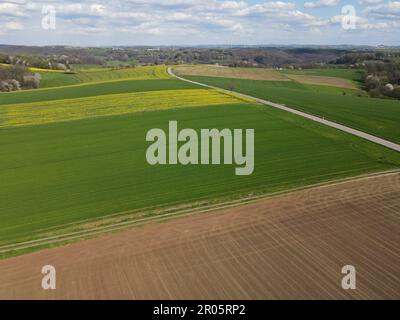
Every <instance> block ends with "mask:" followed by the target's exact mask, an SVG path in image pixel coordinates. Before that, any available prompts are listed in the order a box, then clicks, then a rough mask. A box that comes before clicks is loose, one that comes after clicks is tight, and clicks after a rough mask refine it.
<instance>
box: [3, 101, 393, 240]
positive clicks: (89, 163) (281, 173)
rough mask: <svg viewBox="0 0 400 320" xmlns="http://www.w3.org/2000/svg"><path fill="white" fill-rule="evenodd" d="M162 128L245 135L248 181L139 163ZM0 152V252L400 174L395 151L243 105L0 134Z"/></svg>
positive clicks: (215, 169) (217, 171)
mask: <svg viewBox="0 0 400 320" xmlns="http://www.w3.org/2000/svg"><path fill="white" fill-rule="evenodd" d="M149 94H150V95H151V93H149ZM201 97H203V98H200V99H203V104H207V103H210V101H207V100H209V98H207V99H205V98H204V95H202V96H201ZM180 98H182V99H184V97H180ZM218 99H219V98H218ZM223 99H234V98H230V97H229V96H226V97H224V98H223ZM162 100H163V99H160V102H161V101H162ZM176 102H177V103H179V102H178V101H176ZM49 106H50V105H49ZM100 106H101V105H100ZM1 108H3V107H1ZM170 120H177V121H178V126H179V128H180V129H183V128H193V129H195V130H196V131H197V132H199V130H200V129H202V128H218V129H223V128H231V129H233V128H254V129H255V171H254V173H253V174H252V175H250V176H236V175H235V174H234V167H235V165H210V166H196V165H189V166H183V165H169V166H168V165H167V166H151V165H149V164H148V163H147V162H146V157H145V153H146V149H147V147H148V143H147V142H146V141H145V136H146V132H148V130H150V129H152V128H161V129H164V130H165V131H166V132H167V131H168V129H167V128H168V121H170ZM38 121H41V117H39V119H38ZM0 145H1V146H2V148H1V150H0V154H1V156H0V181H1V183H0V221H1V224H0V244H1V245H5V244H9V243H16V242H19V241H23V240H28V239H33V238H39V237H42V236H44V235H48V234H54V233H57V232H60V230H61V229H63V228H65V227H66V226H67V224H68V226H70V224H73V225H74V224H78V223H80V222H82V221H84V220H88V219H89V220H90V219H96V218H101V217H107V216H110V215H116V214H126V213H127V212H132V210H135V209H143V208H147V207H150V206H151V207H153V206H171V205H178V204H182V203H193V202H195V201H198V200H201V199H203V200H204V199H216V198H219V197H223V196H229V197H230V198H234V197H237V196H239V195H242V196H245V195H248V194H254V193H257V192H260V193H271V192H275V191H280V190H287V189H290V188H294V187H300V186H305V185H310V184H314V183H318V182H324V181H329V180H333V179H337V178H342V177H349V176H355V175H358V174H363V173H370V172H376V171H382V170H388V169H393V168H398V167H399V166H400V155H399V154H398V153H396V152H392V151H390V150H387V149H385V148H383V147H380V146H378V145H375V144H373V143H369V142H367V141H363V140H361V139H358V138H356V137H353V136H350V135H347V134H345V133H342V132H338V131H337V130H334V129H331V128H327V127H324V126H322V125H320V124H317V123H313V122H311V121H308V120H305V119H301V118H299V117H297V116H294V115H291V114H289V113H286V112H283V111H280V110H276V109H273V108H270V107H266V106H261V105H255V104H248V103H247V104H246V103H244V102H241V103H235V104H232V105H230V104H229V105H218V106H208V107H199V108H177V109H171V110H160V111H155V112H138V113H132V114H124V115H115V116H107V117H99V118H90V119H82V120H76V121H70V122H57V123H50V124H42V125H35V126H25V127H9V128H0ZM143 210H144V209H143ZM138 216H140V214H139V213H138Z"/></svg>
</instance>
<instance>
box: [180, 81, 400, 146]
mask: <svg viewBox="0 0 400 320" xmlns="http://www.w3.org/2000/svg"><path fill="white" fill-rule="evenodd" d="M186 78H188V79H191V80H194V81H198V82H202V83H207V84H210V85H214V86H217V87H220V88H225V89H230V88H233V89H234V90H235V91H238V92H242V93H246V94H249V95H252V96H254V97H258V98H262V99H266V100H270V101H274V102H279V103H283V104H285V105H287V106H290V107H293V108H295V109H298V110H302V111H305V112H308V113H311V114H315V115H319V116H323V117H326V118H327V119H330V120H333V121H336V122H339V123H342V124H345V125H348V126H350V127H352V128H356V129H359V130H362V131H365V132H368V133H371V134H374V135H377V136H379V137H382V138H386V139H388V140H391V141H393V142H397V143H400V125H399V124H400V101H398V100H389V99H373V98H367V97H357V96H350V95H346V96H343V95H341V94H334V92H335V91H332V92H327V91H322V90H321V91H319V92H317V91H316V89H315V86H311V87H310V86H305V85H302V84H299V83H291V82H285V81H282V82H273V81H259V80H242V79H228V78H213V77H201V76H187V77H186Z"/></svg>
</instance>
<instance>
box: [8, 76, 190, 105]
mask: <svg viewBox="0 0 400 320" xmlns="http://www.w3.org/2000/svg"><path fill="white" fill-rule="evenodd" d="M194 88H198V86H196V85H193V84H190V83H187V82H186V83H185V82H183V81H179V80H173V79H167V80H124V81H108V82H102V83H88V84H82V85H76V86H67V87H61V88H49V89H36V90H27V91H20V92H6V93H3V94H0V105H5V104H14V103H30V102H39V101H52V100H61V99H75V98H84V97H94V96H100V95H109V94H120V93H130V92H143V91H159V90H177V89H194Z"/></svg>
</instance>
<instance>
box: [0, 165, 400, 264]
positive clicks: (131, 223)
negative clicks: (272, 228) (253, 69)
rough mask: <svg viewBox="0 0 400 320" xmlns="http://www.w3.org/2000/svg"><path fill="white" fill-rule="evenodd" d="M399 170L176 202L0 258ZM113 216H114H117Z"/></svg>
mask: <svg viewBox="0 0 400 320" xmlns="http://www.w3.org/2000/svg"><path fill="white" fill-rule="evenodd" d="M399 173H400V169H395V170H389V171H381V172H375V173H368V174H364V175H359V176H355V177H346V178H339V179H334V180H330V181H325V182H320V183H316V184H311V185H307V186H301V187H295V188H290V189H286V190H282V191H278V192H272V193H265V192H264V193H262V194H258V195H251V196H247V197H242V198H240V197H239V198H237V199H231V200H227V198H226V197H222V198H220V201H218V199H214V201H217V202H215V203H212V204H205V205H204V204H198V205H196V203H188V204H186V205H185V206H184V207H183V208H181V207H182V206H179V205H177V206H176V207H160V208H159V212H166V213H164V214H163V213H159V214H155V215H153V216H149V217H144V218H139V219H137V218H136V219H135V218H133V219H132V220H129V217H126V218H127V219H128V221H119V222H115V223H112V222H111V223H108V224H106V225H102V226H97V227H93V228H91V229H85V230H81V231H74V232H68V233H60V234H58V235H54V236H49V237H45V238H42V239H35V240H29V241H24V242H19V243H14V244H5V245H3V246H0V255H3V257H1V256H0V260H2V259H6V258H8V257H9V256H8V255H10V257H11V256H12V254H14V255H19V252H20V251H21V250H27V251H28V253H29V252H30V251H34V248H40V249H46V248H49V247H52V246H61V245H66V244H70V243H72V242H75V241H79V240H87V239H92V238H95V237H98V236H105V235H110V234H113V233H115V232H120V231H124V230H127V229H129V228H132V227H140V226H142V225H145V224H148V223H160V222H165V221H168V220H171V219H175V218H180V217H188V216H192V215H197V214H206V213H209V212H210V211H220V210H223V209H228V208H235V207H240V206H242V205H246V204H251V203H255V202H257V201H261V200H266V199H273V198H276V197H280V196H284V195H287V194H291V193H297V192H301V191H304V190H310V189H319V188H326V187H330V186H335V185H340V184H344V183H347V182H350V181H361V180H367V179H371V178H374V177H377V176H390V175H397V174H399ZM176 208H178V209H176ZM147 209H148V208H147ZM148 210H149V209H148ZM135 212H141V213H143V212H146V208H143V209H138V210H135ZM126 213H128V212H126ZM130 213H132V212H130ZM121 214H123V213H114V214H111V215H108V216H105V217H103V218H101V219H94V220H90V221H83V222H81V223H77V224H76V225H75V226H77V227H79V226H82V225H84V224H85V223H89V222H91V221H92V222H98V221H100V222H101V220H105V219H109V218H110V216H111V217H112V216H117V217H118V218H124V215H122V216H121ZM117 217H116V218H115V219H117ZM15 253H16V254H15Z"/></svg>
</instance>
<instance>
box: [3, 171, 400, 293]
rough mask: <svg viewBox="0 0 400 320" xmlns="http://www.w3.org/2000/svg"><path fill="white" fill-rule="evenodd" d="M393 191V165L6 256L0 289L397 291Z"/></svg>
mask: <svg viewBox="0 0 400 320" xmlns="http://www.w3.org/2000/svg"><path fill="white" fill-rule="evenodd" d="M399 192H400V175H399V174H398V173H397V174H388V175H383V176H378V177H368V178H363V179H356V180H355V181H347V182H344V183H339V184H335V185H331V186H324V187H320V188H313V189H310V190H302V191H299V192H294V193H291V194H288V195H283V196H278V197H274V198H270V199H263V200H259V201H257V202H256V203H251V204H247V205H244V206H241V207H236V208H227V209H223V210H218V211H211V212H208V213H203V214H196V215H192V216H188V217H185V218H182V219H177V220H171V221H168V222H166V223H153V224H150V225H146V227H145V228H140V229H139V228H134V229H131V230H127V231H124V232H119V233H118V234H113V235H109V236H104V237H100V238H98V239H93V240H89V241H82V242H80V243H76V244H72V245H69V246H65V247H62V248H54V249H49V250H45V251H42V252H38V253H35V254H30V255H25V256H21V257H16V258H13V259H9V260H3V261H0V297H2V298H5V299H110V298H111V299H209V300H218V299H399V298H400V294H399V291H398V288H399V279H400V270H399V268H398V265H399V264H400V248H399V246H398V243H399V241H400V233H399V232H398V230H399V227H400V221H399V215H398V212H399V210H400V197H398V194H399ZM396 195H397V196H396ZM47 261H52V263H54V265H55V266H57V281H59V283H61V284H62V285H60V286H59V287H57V290H47V291H46V290H42V288H41V287H40V286H38V283H40V281H41V276H42V275H41V274H40V273H39V272H38V270H40V269H41V268H42V266H43V263H45V262H47ZM349 261H351V263H353V264H354V265H355V266H357V290H343V289H342V287H341V286H340V285H339V284H340V281H341V278H342V274H341V273H340V270H341V268H342V267H343V265H345V264H347V263H349ZM110 270H112V276H110ZM155 275H156V276H155ZM57 283H58V282H57ZM116 284H117V285H116Z"/></svg>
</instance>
